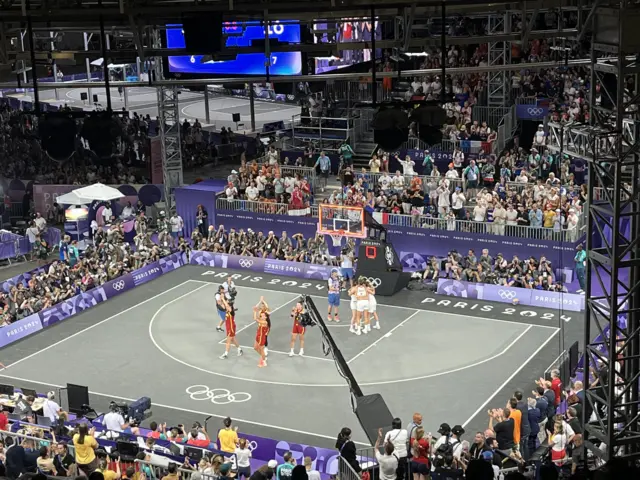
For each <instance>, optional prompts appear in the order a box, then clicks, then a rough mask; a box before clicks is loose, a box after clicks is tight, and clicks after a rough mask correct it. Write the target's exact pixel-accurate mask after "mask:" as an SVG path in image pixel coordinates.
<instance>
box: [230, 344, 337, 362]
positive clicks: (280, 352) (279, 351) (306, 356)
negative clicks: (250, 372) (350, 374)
mask: <svg viewBox="0 0 640 480" xmlns="http://www.w3.org/2000/svg"><path fill="white" fill-rule="evenodd" d="M240 348H242V349H243V350H253V347H248V346H246V345H240ZM272 353H277V354H278V355H286V356H287V357H288V356H289V352H283V351H282V350H271V349H269V355H271V354H272ZM229 355H230V356H232V354H231V353H229ZM293 358H310V359H312V360H322V361H323V362H331V363H334V360H333V358H323V357H314V356H313V355H307V354H306V353H305V354H304V355H298V354H297V353H296V354H294V355H293Z"/></svg>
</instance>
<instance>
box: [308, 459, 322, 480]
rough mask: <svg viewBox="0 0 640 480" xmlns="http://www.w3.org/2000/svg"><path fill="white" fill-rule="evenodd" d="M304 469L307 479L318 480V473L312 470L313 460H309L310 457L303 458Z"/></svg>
mask: <svg viewBox="0 0 640 480" xmlns="http://www.w3.org/2000/svg"><path fill="white" fill-rule="evenodd" d="M304 468H306V469H307V477H308V479H309V480H320V478H321V477H320V472H319V471H318V470H314V469H313V460H311V457H304Z"/></svg>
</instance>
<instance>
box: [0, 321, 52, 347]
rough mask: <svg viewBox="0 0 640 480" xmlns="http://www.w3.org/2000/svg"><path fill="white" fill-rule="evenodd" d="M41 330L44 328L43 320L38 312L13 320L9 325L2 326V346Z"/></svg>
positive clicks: (0, 338)
mask: <svg viewBox="0 0 640 480" xmlns="http://www.w3.org/2000/svg"><path fill="white" fill-rule="evenodd" d="M40 330H42V322H41V321H40V317H39V316H38V314H37V313H35V314H33V315H29V316H28V317H26V318H23V319H22V320H18V321H17V322H13V323H12V324H11V325H9V326H7V327H2V328H0V348H2V347H6V346H7V345H9V344H11V343H13V342H17V341H18V340H20V339H21V338H25V337H28V336H29V335H31V334H32V333H36V332H37V331H40Z"/></svg>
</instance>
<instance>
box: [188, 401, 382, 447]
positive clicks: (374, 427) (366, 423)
mask: <svg viewBox="0 0 640 480" xmlns="http://www.w3.org/2000/svg"><path fill="white" fill-rule="evenodd" d="M356 417H358V421H359V422H360V426H361V427H362V430H364V433H365V434H366V435H367V438H368V439H369V441H370V442H371V445H373V444H374V443H375V441H376V439H377V438H378V429H379V428H382V429H383V430H384V431H385V432H386V431H388V430H390V429H391V422H392V421H393V415H391V411H390V410H389V407H387V404H386V403H385V401H384V399H383V398H382V396H381V395H380V394H379V393H374V394H373V395H365V396H363V397H358V398H357V399H356ZM185 450H186V449H185Z"/></svg>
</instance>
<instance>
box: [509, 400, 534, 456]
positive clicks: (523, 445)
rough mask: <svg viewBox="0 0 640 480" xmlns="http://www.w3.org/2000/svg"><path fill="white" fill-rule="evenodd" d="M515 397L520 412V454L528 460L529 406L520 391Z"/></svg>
mask: <svg viewBox="0 0 640 480" xmlns="http://www.w3.org/2000/svg"><path fill="white" fill-rule="evenodd" d="M513 397H514V398H515V399H516V408H517V409H518V411H520V454H521V455H522V457H523V458H524V459H525V460H527V459H528V458H529V452H528V450H529V449H528V446H529V435H531V424H530V423H529V405H528V404H527V402H526V401H525V400H524V399H523V395H522V392H521V391H520V390H517V391H516V392H515V393H514V394H513Z"/></svg>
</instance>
